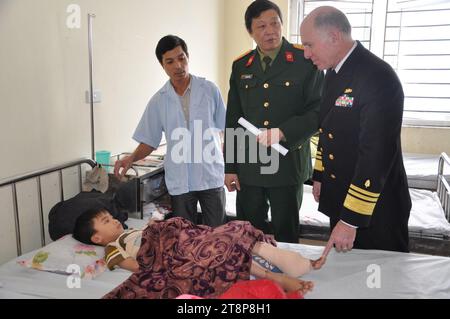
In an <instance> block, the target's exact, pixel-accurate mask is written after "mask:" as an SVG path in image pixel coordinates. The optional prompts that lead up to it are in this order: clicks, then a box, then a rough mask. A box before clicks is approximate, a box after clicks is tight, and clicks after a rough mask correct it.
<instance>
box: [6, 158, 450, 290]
mask: <svg viewBox="0 0 450 319" xmlns="http://www.w3.org/2000/svg"><path fill="white" fill-rule="evenodd" d="M93 165H95V163H93V162H92V161H90V160H80V161H74V162H71V163H68V164H64V165H59V166H57V167H54V168H50V169H45V170H41V171H38V172H34V173H32V174H26V175H23V176H19V177H16V178H12V179H8V180H7V181H0V192H3V193H4V192H6V193H9V194H10V195H11V198H12V199H11V201H12V202H13V205H12V206H13V215H14V218H13V219H14V220H15V221H16V224H15V229H14V231H15V232H17V233H16V234H15V237H14V238H12V239H11V238H9V239H11V240H12V241H15V244H16V245H15V246H16V247H17V251H16V254H15V255H16V256H13V257H11V258H9V260H8V261H7V262H5V263H3V264H2V265H0V298H100V297H102V296H103V295H104V294H106V293H107V292H109V291H111V290H112V289H113V288H114V287H116V286H117V285H119V284H120V283H121V282H123V281H124V280H125V279H127V278H128V276H129V275H130V273H129V272H127V271H125V270H120V269H119V270H115V271H105V272H103V273H101V274H99V275H98V276H96V277H95V278H94V279H87V278H83V279H81V282H80V284H79V285H78V286H75V287H74V288H69V286H68V278H69V277H68V275H67V274H61V273H54V272H46V271H39V270H36V269H32V268H26V267H24V266H22V265H20V264H19V263H18V261H22V260H25V259H28V258H30V257H31V256H35V255H36V253H37V252H39V251H41V250H42V249H45V248H46V247H48V246H49V245H51V244H52V243H51V241H50V240H48V239H47V234H46V225H45V216H44V215H45V214H44V213H43V212H46V210H45V209H44V208H43V207H44V206H46V205H48V204H46V194H47V193H48V192H47V191H46V190H45V189H44V186H45V187H47V186H49V187H50V188H52V187H54V186H57V188H58V189H59V190H58V193H59V195H60V198H58V199H57V200H62V199H64V198H67V197H68V195H65V194H66V191H65V190H64V189H66V190H67V189H68V188H72V189H73V190H75V189H81V188H80V187H81V184H82V175H83V174H82V171H83V169H82V167H81V166H87V168H89V167H92V166H93ZM72 167H74V170H73V172H74V173H73V174H72V173H71V174H67V172H65V170H71V169H72ZM53 174H56V177H57V178H56V180H55V182H54V183H53V182H52V183H48V182H47V181H45V180H46V179H47V178H48V177H49V176H50V178H51V176H53ZM64 176H71V178H63V177H64ZM67 179H68V180H69V183H70V184H74V185H67ZM29 180H32V181H35V182H36V183H35V184H34V185H35V186H36V187H32V188H31V189H29V191H30V192H33V191H34V192H36V193H37V195H36V196H34V195H27V196H23V195H22V194H20V190H19V188H21V185H20V184H21V183H24V182H26V181H29ZM447 186H448V185H447ZM2 198H3V197H2ZM30 198H37V201H36V205H35V207H34V214H35V215H36V216H38V218H39V219H40V220H41V222H38V223H34V228H35V229H34V233H33V234H34V235H36V236H37V237H36V238H34V241H33V242H34V244H35V245H36V247H34V248H32V249H30V246H29V245H28V243H27V242H28V241H29V240H30V237H29V236H30V234H24V231H27V232H30V231H29V230H26V228H25V227H21V226H23V225H24V224H23V220H22V219H21V218H20V217H21V215H22V213H23V209H24V207H27V205H25V204H22V200H25V201H26V200H29V199H30ZM5 206H7V205H5ZM5 206H4V205H2V207H5ZM127 223H128V225H129V226H130V227H140V226H142V225H144V224H145V223H146V221H145V219H144V220H142V219H133V218H130V219H129V220H128V221H127ZM33 234H31V235H33ZM4 239H8V238H4ZM31 239H33V238H31ZM27 245H28V246H27ZM41 246H44V247H43V248H41ZM279 246H280V247H283V248H286V249H290V250H293V251H297V252H299V253H301V254H303V255H304V256H307V257H309V258H312V259H315V258H318V257H319V256H320V254H321V253H322V250H323V247H319V246H310V245H303V244H288V243H279ZM304 279H307V280H312V281H314V283H315V288H314V291H313V292H311V293H309V294H307V295H306V298H450V258H447V257H440V256H428V255H422V254H405V253H396V252H386V251H376V250H356V249H355V250H352V251H350V252H348V253H345V254H338V253H336V252H334V251H332V252H330V255H329V257H328V260H327V263H326V265H325V266H324V267H323V268H322V269H321V270H319V271H314V272H312V273H310V274H307V275H305V276H304ZM343 287H345V289H343Z"/></svg>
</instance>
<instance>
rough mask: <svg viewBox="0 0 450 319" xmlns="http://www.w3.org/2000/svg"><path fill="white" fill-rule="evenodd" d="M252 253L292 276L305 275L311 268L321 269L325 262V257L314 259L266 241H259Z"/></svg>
mask: <svg viewBox="0 0 450 319" xmlns="http://www.w3.org/2000/svg"><path fill="white" fill-rule="evenodd" d="M252 253H254V254H256V255H258V256H261V257H262V258H264V259H265V260H267V261H268V262H270V263H272V264H274V265H275V266H277V267H278V268H280V270H281V271H282V272H284V273H285V274H287V275H289V276H292V277H299V276H301V275H304V274H306V273H308V272H310V271H311V269H319V268H320V267H322V265H323V264H324V262H325V259H323V258H320V259H318V260H316V261H312V260H310V259H308V258H305V257H303V256H302V255H300V254H299V253H296V252H295V251H290V250H285V249H281V248H277V247H275V246H272V245H270V244H267V243H264V242H257V243H256V244H255V246H254V248H253V250H252Z"/></svg>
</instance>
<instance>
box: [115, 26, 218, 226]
mask: <svg viewBox="0 0 450 319" xmlns="http://www.w3.org/2000/svg"><path fill="white" fill-rule="evenodd" d="M156 56H157V58H158V60H159V62H160V64H161V66H162V67H163V69H164V71H165V72H166V74H167V75H168V76H169V78H170V80H169V81H167V83H166V84H165V85H164V86H163V87H162V88H161V89H160V90H159V91H158V92H157V93H156V94H155V95H154V96H153V97H152V98H151V99H150V102H149V103H148V105H147V108H146V109H145V112H144V114H143V116H142V118H141V120H140V122H139V125H138V127H137V128H136V131H135V132H134V135H133V139H134V140H136V141H137V142H138V143H139V145H138V147H137V148H136V150H135V151H134V152H133V153H132V154H131V155H130V156H127V157H125V158H124V159H122V160H119V161H117V162H116V164H115V167H114V174H116V176H123V175H124V174H125V173H126V171H127V170H128V169H129V168H130V167H131V166H132V164H133V162H135V161H138V160H140V159H142V158H144V157H146V156H147V155H149V154H150V153H151V152H153V151H154V150H155V149H156V148H157V147H158V146H159V143H160V142H161V138H162V133H163V132H164V134H165V136H166V140H167V154H166V156H165V160H164V169H165V180H166V185H167V189H168V191H169V194H170V195H171V200H172V210H173V212H174V215H175V216H181V217H184V218H186V219H189V220H190V221H192V222H194V223H195V222H196V216H197V203H198V202H200V206H201V209H202V215H203V223H204V224H206V225H209V226H213V227H214V226H219V225H221V224H223V223H224V221H225V192H224V189H223V184H224V162H223V155H222V147H221V145H222V144H221V138H220V134H221V132H222V131H223V130H224V127H225V105H224V103H223V100H222V96H221V95H220V92H219V89H218V88H217V86H216V85H215V84H214V83H212V82H210V81H207V80H205V79H204V78H200V77H197V76H194V75H191V74H190V73H189V68H188V62H189V54H188V50H187V46H186V43H185V42H184V41H183V40H182V39H181V38H179V37H177V36H173V35H168V36H165V37H163V38H162V39H161V40H159V42H158V45H157V47H156ZM120 168H123V170H122V171H121V172H120V173H119V171H120Z"/></svg>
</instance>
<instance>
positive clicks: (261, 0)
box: [245, 0, 283, 33]
mask: <svg viewBox="0 0 450 319" xmlns="http://www.w3.org/2000/svg"><path fill="white" fill-rule="evenodd" d="M271 9H273V10H275V11H276V13H277V14H278V16H279V17H280V20H281V23H283V17H282V16H281V10H280V8H279V7H278V6H277V5H276V4H275V3H273V2H272V1H269V0H256V1H253V2H252V4H251V5H249V6H248V8H247V10H246V11H245V27H246V28H247V31H248V32H250V33H251V32H252V20H253V19H255V18H258V17H259V16H260V15H261V13H263V12H264V11H267V10H271Z"/></svg>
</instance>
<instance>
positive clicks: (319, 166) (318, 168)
mask: <svg viewBox="0 0 450 319" xmlns="http://www.w3.org/2000/svg"><path fill="white" fill-rule="evenodd" d="M314 169H315V170H316V171H318V172H323V164H322V156H317V155H316V162H315V163H314Z"/></svg>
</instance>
